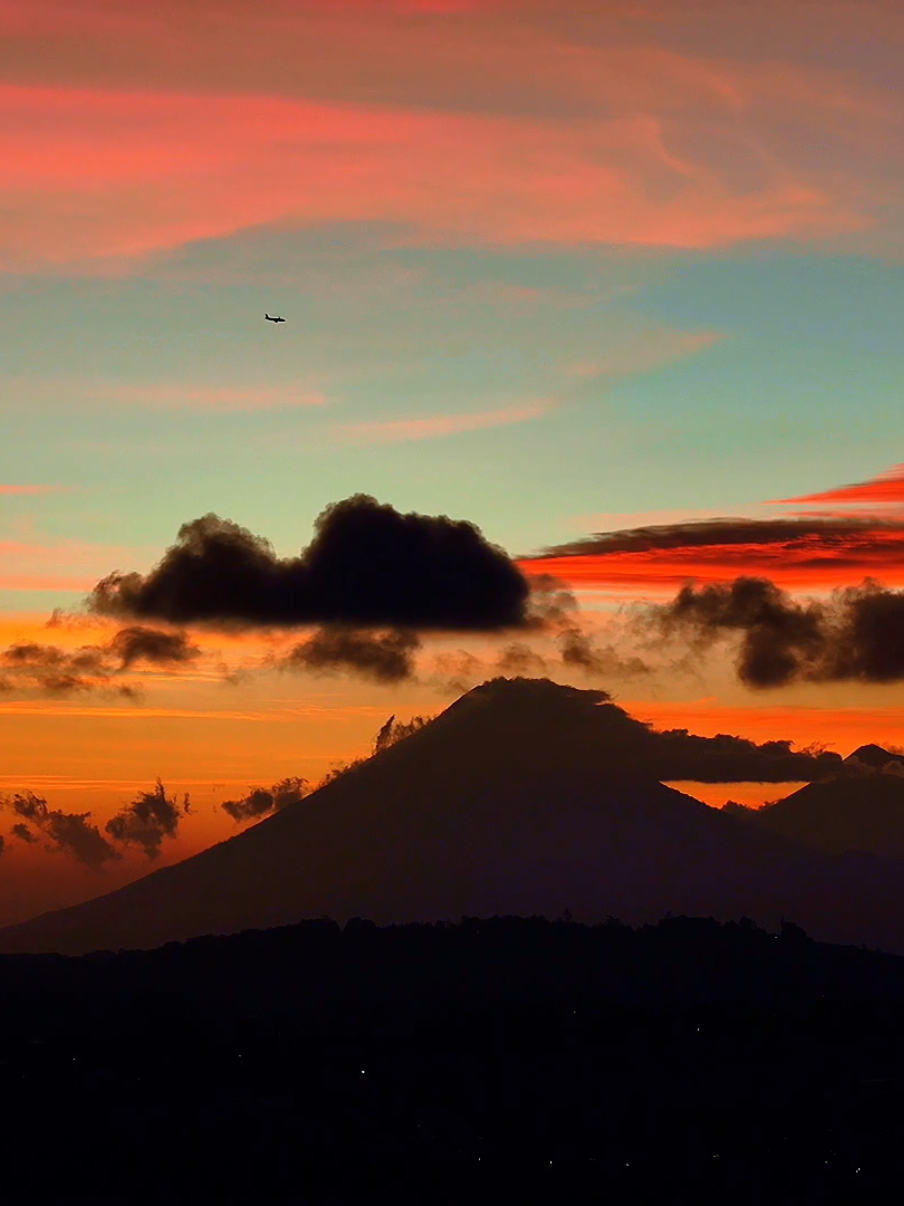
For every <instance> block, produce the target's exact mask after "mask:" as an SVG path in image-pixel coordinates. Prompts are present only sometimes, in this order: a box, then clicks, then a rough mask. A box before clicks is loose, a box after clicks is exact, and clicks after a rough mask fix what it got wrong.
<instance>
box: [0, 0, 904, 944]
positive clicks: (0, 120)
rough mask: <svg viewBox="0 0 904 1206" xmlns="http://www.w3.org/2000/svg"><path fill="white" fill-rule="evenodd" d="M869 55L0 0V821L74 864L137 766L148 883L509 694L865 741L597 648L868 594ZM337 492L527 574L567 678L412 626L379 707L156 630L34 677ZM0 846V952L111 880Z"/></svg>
mask: <svg viewBox="0 0 904 1206" xmlns="http://www.w3.org/2000/svg"><path fill="white" fill-rule="evenodd" d="M902 51H904V13H902V9H901V6H900V4H899V3H897V2H896V0H887V2H886V0H857V2H856V3H855V2H849V3H843V2H837V3H836V2H835V0H818V2H817V0H775V2H772V0H759V2H757V3H750V0H680V2H677V0H637V2H633V0H631V2H629V0H624V2H623V3H620V2H616V0H555V2H552V0H533V2H531V0H271V2H269V3H268V4H266V5H250V4H248V3H246V2H245V0H193V2H192V3H191V4H184V3H175V0H173V2H172V3H170V2H169V0H141V3H139V2H138V0H115V2H114V0H27V2H26V0H21V2H20V0H0V406H2V409H0V415H2V428H0V433H2V439H0V608H2V612H0V642H2V646H0V647H2V649H3V650H5V651H6V652H5V653H3V654H2V655H0V684H2V686H3V691H2V693H0V716H2V721H0V723H2V732H3V741H2V748H3V760H2V765H0V791H2V792H4V793H7V794H11V793H17V792H18V793H22V792H26V791H32V792H34V793H36V794H37V795H38V796H40V797H42V798H45V799H46V800H47V802H48V807H49V808H50V809H51V810H56V811H58V812H63V813H67V814H69V813H85V812H90V813H91V814H92V815H91V818H90V823H91V824H97V825H99V826H100V827H101V829H102V828H103V825H104V823H105V822H106V820H107V819H109V817H110V816H111V815H113V814H114V813H116V812H117V810H118V809H120V808H121V807H122V806H123V805H124V804H126V803H128V802H129V801H130V800H131V799H132V798H133V796H134V795H135V793H136V792H137V791H139V790H148V789H150V788H151V787H152V786H153V783H154V781H155V779H156V778H157V777H158V776H159V777H160V778H162V779H163V781H164V783H165V784H166V787H167V789H168V790H171V791H173V792H176V791H178V792H179V793H180V795H181V793H182V792H185V791H188V792H190V793H191V796H192V799H193V801H194V804H193V806H192V811H191V812H190V813H189V815H187V816H185V817H184V818H183V819H182V821H181V822H180V827H179V832H178V835H177V836H176V837H175V838H173V839H169V838H168V839H166V841H165V842H164V844H163V847H162V853H161V856H160V861H161V862H165V861H171V860H172V859H174V858H176V857H181V856H184V855H185V854H186V853H188V852H192V851H195V850H197V849H200V848H201V847H203V846H205V845H208V844H210V843H211V842H213V841H216V840H219V839H221V838H222V837H225V836H227V835H229V834H230V833H233V832H235V830H236V826H235V824H234V823H233V822H232V820H230V818H229V817H228V816H227V815H226V814H224V813H223V811H222V809H221V808H220V807H219V805H220V804H221V803H222V801H223V800H225V799H229V798H234V797H236V796H240V795H242V794H243V793H244V792H246V791H247V790H248V788H249V787H252V786H256V785H263V786H266V785H269V784H272V783H274V782H276V781H277V780H279V779H282V778H283V777H285V776H290V775H300V776H304V777H306V778H308V779H311V780H317V779H318V778H319V777H321V776H322V775H323V774H324V773H325V772H326V771H327V770H328V769H329V768H330V767H331V766H332V765H334V764H336V763H338V762H340V761H342V760H346V759H350V758H353V757H356V756H359V755H361V754H362V753H366V752H367V751H368V750H369V748H370V744H371V742H372V740H373V737H374V735H375V733H376V732H377V730H378V729H379V727H380V726H381V725H382V724H383V722H384V721H385V720H386V719H387V718H388V717H389V716H390V715H391V714H393V713H395V714H396V715H397V716H398V717H400V718H401V719H407V718H408V717H410V716H411V715H413V714H416V713H420V714H430V713H435V712H437V711H439V710H440V709H441V708H443V707H445V706H446V705H447V704H448V703H449V702H451V700H453V699H454V698H455V697H456V695H457V694H459V693H460V692H461V690H463V689H466V688H467V687H468V686H469V685H473V684H474V683H476V682H479V681H480V680H481V678H483V677H487V676H488V675H490V674H494V673H500V672H502V673H513V672H519V671H520V672H524V673H541V672H542V673H549V674H550V675H551V676H552V677H555V678H558V679H559V680H560V681H568V682H573V683H575V684H576V685H586V686H595V687H604V688H605V689H607V690H609V691H610V692H611V693H612V694H613V695H614V696H615V697H616V699H617V700H618V702H620V703H621V704H623V706H625V707H627V708H628V709H629V710H630V711H632V712H633V713H634V714H635V715H637V716H639V717H642V718H644V719H648V720H651V721H652V722H654V723H655V724H656V725H657V726H662V727H668V726H679V727H686V728H690V729H691V730H692V731H697V732H699V733H703V734H712V733H716V732H719V731H728V732H732V733H739V734H742V735H745V736H749V737H754V738H756V739H757V740H765V739H767V738H770V739H771V738H785V739H789V740H792V741H794V742H796V743H799V744H802V745H805V744H808V743H811V742H816V741H821V742H824V743H825V744H827V745H828V746H830V748H832V749H836V750H838V751H839V752H841V753H843V754H847V753H848V752H850V750H851V749H852V748H854V747H855V746H856V745H858V744H860V743H861V742H863V741H868V740H875V741H880V742H884V743H886V744H892V745H896V744H899V745H904V687H902V681H901V678H900V677H895V676H894V675H892V676H891V677H888V676H886V678H885V679H884V680H880V679H879V678H876V676H873V679H874V680H875V681H871V680H870V676H869V675H859V676H858V675H857V674H853V675H851V676H849V677H844V676H843V675H840V674H839V675H834V676H829V677H825V676H823V679H822V680H819V681H818V675H816V674H815V672H814V674H811V675H810V678H807V676H806V675H801V676H800V677H799V678H796V679H794V680H793V681H792V682H789V683H788V684H787V685H783V686H780V687H771V688H765V689H764V688H757V687H753V686H749V685H747V683H745V681H743V677H739V675H738V673H737V671H736V666H735V656H736V650H735V645H734V644H733V643H732V642H733V637H732V634H731V632H726V633H725V634H724V639H721V640H720V641H717V642H715V643H714V644H712V645H711V646H708V647H707V649H706V650H705V651H702V652H701V651H700V650H699V649H698V650H694V651H691V650H690V648H689V647H688V648H684V649H679V648H676V647H675V645H674V642H673V643H672V645H671V646H668V647H666V646H665V645H664V644H663V643H662V642H660V643H659V644H654V643H653V642H652V638H651V637H650V634H649V631H648V630H645V629H644V627H643V623H642V619H643V616H644V615H646V614H647V613H646V612H645V611H644V607H645V606H648V605H653V606H654V607H655V606H661V605H663V604H666V603H667V602H668V600H670V599H671V598H673V597H674V596H675V594H676V592H677V591H678V590H679V589H680V588H681V587H682V585H683V584H685V583H686V582H688V581H689V580H693V581H695V582H697V583H699V584H703V585H705V584H713V583H715V584H720V583H730V582H732V581H733V580H734V579H736V578H737V577H739V576H743V575H755V576H762V577H766V578H768V579H769V580H770V581H771V582H773V583H775V585H776V587H777V588H779V589H780V590H782V591H786V592H790V594H789V596H788V597H789V598H791V599H792V600H794V599H801V598H805V597H810V596H814V597H817V598H818V599H822V600H824V601H825V600H826V599H827V597H828V593H829V592H831V591H833V590H838V589H843V588H845V587H854V586H859V584H861V583H862V582H863V580H864V579H865V578H871V579H874V580H876V581H877V582H878V583H881V584H882V585H883V586H884V587H887V588H891V589H893V590H894V589H901V588H904V557H902V552H904V468H902V467H900V462H902V461H904V407H902V405H901V394H902V386H904V341H902V331H904V218H902V205H901V202H902V197H904V161H902V158H901V155H900V147H901V145H902V136H904V95H902V92H901V89H900V70H901V61H902ZM265 311H267V312H269V313H270V314H280V315H284V316H285V318H286V322H285V324H281V325H278V326H277V325H273V324H270V323H267V322H266V321H265V320H264V317H263V316H264V313H265ZM358 493H364V494H369V495H373V496H374V497H376V498H377V499H378V500H379V501H380V502H383V503H390V504H392V505H393V506H394V507H396V508H397V509H398V510H400V511H403V512H412V511H413V512H418V513H421V514H424V515H448V516H451V517H452V518H454V519H467V520H469V521H471V522H473V523H474V524H476V525H478V526H479V527H480V529H481V530H482V531H483V533H484V535H485V536H486V537H487V539H488V540H490V541H492V542H494V543H496V544H498V545H500V546H502V547H503V548H504V549H505V550H506V551H507V552H508V553H509V554H510V555H511V556H512V557H513V558H516V559H517V560H518V563H519V565H520V566H521V568H522V570H523V571H524V572H526V573H527V574H529V575H536V574H540V573H548V574H552V575H554V576H555V577H556V578H558V579H560V580H561V581H562V582H564V583H566V584H569V585H570V586H571V588H572V590H573V591H574V592H575V594H576V599H577V603H578V604H579V609H578V610H573V611H572V612H570V613H569V614H570V616H571V619H570V620H569V621H568V623H569V624H572V625H573V626H574V627H575V628H576V629H579V630H580V631H581V633H583V634H584V635H585V636H586V637H587V639H588V640H592V641H593V642H594V648H595V649H596V650H597V653H596V654H595V655H594V657H593V658H591V659H590V660H589V662H588V664H587V665H583V666H582V665H580V664H578V663H576V662H571V663H569V662H568V660H567V659H565V660H563V659H562V657H561V656H560V652H561V648H562V647H563V646H561V643H560V645H557V644H556V641H557V640H558V639H559V638H560V637H561V633H557V632H550V631H538V632H537V633H535V634H533V635H530V637H529V639H528V638H525V637H524V636H518V635H517V634H516V635H515V636H512V634H496V635H493V634H477V635H468V634H463V633H455V634H452V635H449V634H443V633H440V634H438V635H435V636H429V637H425V638H424V639H423V642H422V647H421V649H420V650H419V652H418V653H417V665H416V672H415V673H414V674H413V675H411V676H409V677H408V678H405V679H403V680H399V681H394V682H383V683H380V682H374V681H370V680H368V679H367V678H366V677H362V676H361V675H357V676H356V675H352V674H349V673H331V674H318V673H315V672H314V671H313V670H311V669H302V670H299V669H298V668H297V667H296V668H294V669H293V668H291V667H288V668H287V663H286V656H285V655H286V651H287V650H289V649H290V648H291V647H292V646H293V645H295V644H296V643H297V642H298V641H299V640H302V639H304V638H305V637H306V636H307V635H308V634H307V633H306V631H304V630H303V629H300V628H299V629H297V630H293V631H280V632H277V633H274V632H271V631H267V630H263V629H255V630H254V631H245V630H241V631H240V630H235V629H233V630H227V631H222V630H216V629H213V628H210V627H207V628H205V629H203V630H202V629H200V628H195V627H192V626H191V625H189V626H188V630H187V632H186V636H185V640H186V641H187V642H189V644H188V645H186V648H189V647H190V648H191V649H192V650H195V651H196V652H192V653H191V655H190V656H189V655H186V656H185V657H184V658H182V659H181V660H180V659H178V658H174V659H172V660H171V661H166V660H165V659H164V661H162V662H160V663H156V662H155V663H153V664H150V663H146V662H142V661H141V660H140V659H138V660H136V661H135V662H134V663H128V664H127V659H123V665H122V667H117V668H114V669H109V666H108V664H107V662H105V663H104V666H106V667H107V668H106V669H102V670H101V671H97V672H95V671H94V670H92V672H91V673H90V674H88V676H87V677H85V676H79V675H78V674H77V675H75V677H74V678H72V677H71V671H72V667H73V665H74V663H73V662H72V658H73V657H78V656H79V655H78V651H79V650H84V649H85V648H91V649H95V650H96V649H98V648H104V649H107V648H111V649H112V648H113V646H112V645H110V642H111V641H113V640H114V638H115V634H116V632H117V629H118V627H120V625H118V624H116V623H115V622H113V621H112V620H108V619H104V618H101V617H98V616H95V615H91V614H88V613H87V611H86V609H85V605H84V599H85V596H86V595H87V594H88V592H89V591H90V590H91V589H92V587H94V585H95V584H96V583H97V581H98V580H99V579H101V578H103V577H104V576H106V575H107V574H109V573H111V572H113V571H122V572H127V571H132V570H135V571H140V572H141V573H147V572H148V570H150V569H151V567H152V566H153V565H154V564H155V563H156V562H158V561H159V559H160V558H161V556H162V555H163V553H164V551H165V550H166V548H167V547H169V546H170V545H172V543H173V541H174V540H175V539H176V536H177V532H178V530H179V528H180V526H181V525H182V524H184V523H186V522H187V521H190V520H194V519H197V518H198V517H200V516H203V515H206V514H208V513H210V512H214V513H216V514H218V515H220V516H222V517H224V518H228V519H231V520H234V521H235V522H236V523H238V524H241V525H242V526H244V527H245V528H247V529H250V531H251V532H253V533H255V534H257V535H260V536H263V537H266V538H267V539H268V540H270V541H271V542H272V544H273V546H274V548H275V550H276V551H277V553H278V554H279V555H281V556H283V557H287V556H293V555H296V554H297V553H298V552H299V550H300V549H301V548H303V547H304V546H306V545H307V544H308V543H309V542H310V540H311V538H312V533H313V524H314V521H315V519H316V518H317V516H318V515H319V514H320V513H321V512H322V511H323V509H324V508H325V507H326V506H327V505H328V504H330V503H334V502H337V501H339V500H341V499H345V498H347V497H349V496H351V495H354V494H358ZM725 517H730V518H732V519H735V520H740V521H744V520H746V521H750V522H748V523H747V524H746V525H745V524H743V523H734V524H727V523H721V522H719V521H721V520H723V519H724V518H725ZM778 521H784V523H782V522H778ZM638 529H650V531H649V532H647V533H642V532H641V533H639V532H638ZM783 597H785V596H783ZM826 605H827V606H828V605H829V604H826ZM32 645H37V646H41V647H42V648H44V649H45V652H44V653H42V654H41V655H40V658H38V661H40V665H38V662H37V661H35V658H34V657H32V658H31V660H30V661H29V660H28V659H27V658H25V657H24V655H23V656H22V657H21V658H19V661H18V662H17V660H16V658H17V656H18V655H16V654H15V653H12V654H11V653H10V650H13V651H14V650H16V649H17V648H18V649H21V648H22V647H23V646H32ZM47 649H49V650H52V651H54V652H52V653H47V652H46V650H47ZM692 653H693V655H692ZM35 656H37V655H35ZM103 656H104V657H108V660H109V656H112V655H107V654H104V655H103ZM4 659H5V661H4ZM41 659H43V660H41ZM53 659H56V660H55V661H54V660H53ZM95 660H96V659H95ZM591 663H592V664H591ZM92 664H93V663H92ZM99 664H100V663H98V665H99ZM4 665H5V667H6V668H5V669H4V668H3V667H4ZM110 665H112V663H110ZM63 671H65V673H63ZM67 675H70V678H68V679H67V677H66V676H67ZM123 686H126V687H128V688H129V692H128V694H126V695H124V694H123V693H122V687H123ZM745 793H746V795H745ZM776 794H780V793H777V792H776V788H775V785H774V784H770V785H768V786H767V787H766V788H765V789H763V788H761V787H751V786H750V785H739V786H738V788H737V790H735V788H734V786H733V785H725V786H722V785H719V786H718V787H717V788H716V789H715V790H713V789H709V791H708V794H707V793H701V795H702V798H706V799H707V800H708V801H711V802H713V803H724V801H725V799H727V798H729V797H732V798H735V799H738V798H741V797H742V796H743V797H744V798H745V799H749V800H751V801H753V802H762V800H763V799H764V798H774V797H775V795H776ZM15 820H16V818H15V816H13V815H12V813H11V811H10V810H9V808H7V810H6V813H4V812H0V831H2V832H3V833H4V835H5V836H6V844H5V852H4V854H3V857H2V859H0V884H2V885H3V886H2V887H0V921H5V920H12V919H14V918H18V917H20V916H25V915H27V914H30V913H32V912H35V911H37V910H38V909H40V908H46V907H49V906H51V905H56V904H62V903H68V902H70V901H72V900H74V899H77V898H81V897H84V896H87V895H93V894H96V893H97V892H99V891H101V890H106V889H107V888H109V887H110V886H112V885H114V884H116V883H119V882H122V881H123V880H124V879H126V878H129V877H134V876H135V875H137V874H139V873H144V872H145V871H146V870H147V869H149V866H150V865H151V864H149V862H148V860H147V859H146V858H145V856H144V855H143V854H141V852H140V851H137V852H136V849H134V848H133V847H128V848H125V847H124V848H123V849H122V850H121V851H118V852H117V857H116V858H112V857H111V858H110V859H109V860H108V861H107V862H105V863H104V865H103V867H101V868H100V869H96V868H91V867H88V866H86V865H84V864H83V863H81V862H79V860H78V858H77V857H75V856H74V855H73V854H72V853H71V852H67V851H65V850H60V849H54V848H53V847H54V842H53V840H52V839H51V837H49V836H47V832H48V831H45V832H44V834H43V836H40V837H39V838H34V839H33V840H32V841H31V842H29V841H28V840H26V839H20V838H17V837H15V836H14V835H12V832H11V829H12V824H13V822H14V821H15Z"/></svg>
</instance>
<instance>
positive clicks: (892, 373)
mask: <svg viewBox="0 0 904 1206" xmlns="http://www.w3.org/2000/svg"><path fill="white" fill-rule="evenodd" d="M627 304H628V305H630V306H631V307H635V308H636V309H637V310H638V311H639V312H641V313H642V314H643V315H645V316H646V317H647V318H649V319H652V320H654V321H661V322H664V323H675V324H681V323H683V324H686V325H687V326H689V327H691V328H694V327H701V326H702V327H710V328H713V329H718V330H719V331H721V332H722V333H723V334H724V336H725V338H724V339H723V340H722V341H721V342H720V343H718V344H716V345H715V346H714V347H712V348H711V349H709V351H708V352H707V354H706V355H705V356H698V357H693V358H687V359H685V360H683V361H682V362H681V363H679V364H676V365H674V366H672V367H671V368H670V370H669V372H668V380H667V381H666V380H664V379H660V380H657V379H656V377H657V374H649V375H647V376H645V377H643V378H637V379H633V380H629V381H621V382H619V383H617V384H616V385H615V386H614V388H613V391H612V401H613V403H614V404H615V405H617V406H618V407H619V408H620V409H623V410H624V411H626V412H627V411H630V412H633V414H634V416H635V419H640V420H642V421H643V422H644V423H645V424H646V426H647V430H648V435H649V438H648V439H647V440H645V441H644V449H645V450H646V451H647V452H650V451H652V450H653V449H654V448H655V447H656V446H657V445H659V447H660V449H661V453H662V454H665V452H666V451H667V449H668V448H671V450H672V454H673V456H674V458H675V462H676V466H675V471H674V472H673V473H672V474H671V475H669V476H670V480H669V491H670V492H671V491H673V490H676V489H677V488H678V486H679V485H680V481H681V479H682V477H686V478H688V479H689V480H693V481H694V483H695V490H694V493H695V505H700V506H708V505H718V503H719V500H720V498H721V499H722V500H723V501H729V496H728V495H727V494H726V493H725V491H726V489H729V491H730V496H731V498H734V499H740V498H743V497H744V496H746V497H747V498H748V499H749V500H750V501H755V500H757V499H767V498H775V497H776V496H782V495H788V494H789V493H805V492H812V491H815V490H818V489H820V488H825V487H829V486H832V485H836V484H839V483H842V482H848V481H852V480H858V479H861V480H862V479H863V478H864V477H867V476H870V475H872V474H873V473H875V472H877V471H879V470H881V469H883V468H886V467H888V466H889V465H891V464H894V463H896V462H897V461H900V460H902V459H904V409H902V407H901V404H900V400H901V389H902V385H904V349H902V344H901V336H900V333H901V330H902V329H904V267H902V266H900V265H895V264H888V263H883V262H880V261H878V260H872V259H868V258H859V257H834V258H831V257H822V256H819V255H816V254H810V255H804V254H800V253H796V254H795V253H788V252H787V251H784V252H781V253H779V252H774V253H762V254H749V255H742V256H732V257H727V256H719V257H710V256H704V257H698V258H688V259H686V260H685V262H684V263H683V264H681V265H680V266H676V267H675V268H674V270H673V272H672V274H671V276H670V277H669V278H668V279H667V280H664V281H659V282H657V283H655V284H654V285H651V286H642V287H641V288H639V289H638V290H637V291H636V292H635V293H634V294H633V296H632V297H631V299H630V301H629V302H628V303H627Z"/></svg>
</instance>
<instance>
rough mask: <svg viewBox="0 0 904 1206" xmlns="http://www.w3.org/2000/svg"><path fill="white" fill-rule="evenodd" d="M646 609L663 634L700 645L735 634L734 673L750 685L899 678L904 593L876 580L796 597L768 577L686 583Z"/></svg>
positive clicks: (903, 663) (903, 674) (903, 668)
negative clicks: (817, 596) (822, 595)
mask: <svg viewBox="0 0 904 1206" xmlns="http://www.w3.org/2000/svg"><path fill="white" fill-rule="evenodd" d="M646 615H647V617H648V618H649V619H650V620H651V621H652V623H653V625H654V626H655V627H656V628H658V629H659V630H660V631H661V632H662V633H663V634H664V635H665V636H674V635H676V634H677V635H680V636H683V637H685V638H686V639H688V640H689V641H691V642H692V643H694V644H696V645H697V646H698V647H705V646H707V645H709V644H711V643H712V642H714V641H716V640H718V639H719V638H721V637H724V636H726V635H737V636H738V637H739V638H740V646H739V649H738V655H737V671H738V676H739V677H740V678H741V680H742V681H743V682H745V683H746V684H747V685H748V686H751V687H782V686H786V685H788V684H789V683H793V682H796V681H803V682H833V681H834V682H840V681H860V682H872V683H892V682H900V681H901V680H902V679H904V592H900V591H893V590H886V589H885V588H883V587H881V586H878V585H876V584H875V583H870V582H866V583H864V584H863V585H862V586H858V587H849V588H847V589H845V590H840V591H836V592H835V593H834V594H833V595H832V596H831V598H829V599H828V600H826V601H821V600H804V601H798V600H796V599H794V598H792V596H790V595H789V594H788V593H787V592H785V591H783V590H780V589H779V588H778V587H777V586H776V585H775V584H774V583H773V582H770V581H769V580H768V579H765V578H737V579H736V580H735V581H734V582H732V583H730V584H726V585H710V586H702V587H699V588H697V587H694V586H686V587H684V588H683V589H682V590H680V591H679V592H678V595H677V596H676V597H675V599H674V600H673V601H672V602H671V603H669V604H667V605H664V606H662V607H653V608H650V609H648V611H647V613H646Z"/></svg>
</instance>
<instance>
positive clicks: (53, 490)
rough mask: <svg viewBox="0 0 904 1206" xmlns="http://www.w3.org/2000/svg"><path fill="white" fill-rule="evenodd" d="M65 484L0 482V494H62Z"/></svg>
mask: <svg viewBox="0 0 904 1206" xmlns="http://www.w3.org/2000/svg"><path fill="white" fill-rule="evenodd" d="M66 488H67V487H66V486H18V485H16V486H14V485H11V484H8V483H7V484H0V495H3V494H62V493H64V492H65V490H66Z"/></svg>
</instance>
